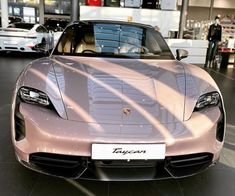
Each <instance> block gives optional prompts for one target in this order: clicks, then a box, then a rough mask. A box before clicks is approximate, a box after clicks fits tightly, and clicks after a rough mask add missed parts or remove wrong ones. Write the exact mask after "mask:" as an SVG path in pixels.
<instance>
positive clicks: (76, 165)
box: [29, 153, 87, 178]
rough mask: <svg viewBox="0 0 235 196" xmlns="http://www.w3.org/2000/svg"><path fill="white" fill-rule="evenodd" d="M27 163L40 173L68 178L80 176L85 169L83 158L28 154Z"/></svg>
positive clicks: (85, 163) (85, 164)
mask: <svg viewBox="0 0 235 196" xmlns="http://www.w3.org/2000/svg"><path fill="white" fill-rule="evenodd" d="M29 162H30V164H33V165H34V166H36V167H37V169H39V170H41V171H42V172H45V173H49V174H52V175H57V176H62V177H70V178H76V177H78V176H80V175H81V174H82V173H83V172H84V171H85V170H86V168H87V161H86V160H85V158H81V157H77V156H70V155H60V154H51V153H33V154H30V156H29Z"/></svg>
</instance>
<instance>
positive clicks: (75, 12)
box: [70, 0, 80, 21]
mask: <svg viewBox="0 0 235 196" xmlns="http://www.w3.org/2000/svg"><path fill="white" fill-rule="evenodd" d="M70 19H71V21H76V20H79V19H80V5H79V0H71V16H70Z"/></svg>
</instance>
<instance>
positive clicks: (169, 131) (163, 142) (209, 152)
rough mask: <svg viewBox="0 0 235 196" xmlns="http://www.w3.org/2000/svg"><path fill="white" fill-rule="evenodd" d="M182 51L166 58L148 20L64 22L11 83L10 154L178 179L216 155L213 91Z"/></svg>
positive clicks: (95, 174)
mask: <svg viewBox="0 0 235 196" xmlns="http://www.w3.org/2000/svg"><path fill="white" fill-rule="evenodd" d="M41 49H42V48H41ZM185 57H187V52H186V51H185V50H182V49H181V50H180V49H179V50H177V57H176V58H175V57H174V56H173V54H172V53H171V51H170V49H169V47H168V45H167V44H166V42H165V40H164V39H163V37H162V36H161V34H160V33H159V32H158V31H156V30H155V28H154V27H151V26H148V25H143V24H135V23H128V22H115V21H78V22H74V23H72V24H70V25H68V26H67V28H66V29H65V30H64V32H63V34H62V36H61V38H60V39H59V42H58V43H57V45H56V47H55V48H54V50H53V52H52V54H51V56H50V57H47V58H41V59H39V60H36V61H33V62H32V63H30V64H29V66H27V67H26V68H25V69H24V71H23V72H22V73H21V75H20V76H19V78H18V81H17V83H16V87H15V90H14V93H13V99H12V100H13V101H12V107H11V108H12V111H11V130H12V141H13V144H14V148H15V154H16V156H17V159H18V160H19V161H20V162H21V163H22V164H23V165H24V166H26V167H27V168H31V169H33V170H35V171H38V172H42V173H45V174H50V175H54V176H59V177H64V178H75V179H78V178H84V179H87V178H89V179H100V180H150V179H156V178H169V177H172V178H180V177H185V176H190V175H194V174H197V173H199V172H202V171H204V170H205V169H207V168H209V167H210V166H212V165H214V164H216V163H217V162H218V160H219V156H220V152H221V149H222V147H223V143H224V134H225V110H224V104H223V99H222V95H221V92H220V90H219V88H218V86H217V85H216V83H215V82H214V80H213V79H212V78H211V76H210V75H209V74H208V73H207V72H206V71H204V70H203V69H201V68H199V67H197V66H193V65H190V64H186V63H184V62H181V61H180V60H181V59H182V58H185Z"/></svg>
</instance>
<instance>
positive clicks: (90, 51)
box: [82, 50, 97, 54]
mask: <svg viewBox="0 0 235 196" xmlns="http://www.w3.org/2000/svg"><path fill="white" fill-rule="evenodd" d="M82 53H94V54H96V53H97V52H96V51H94V50H83V51H82Z"/></svg>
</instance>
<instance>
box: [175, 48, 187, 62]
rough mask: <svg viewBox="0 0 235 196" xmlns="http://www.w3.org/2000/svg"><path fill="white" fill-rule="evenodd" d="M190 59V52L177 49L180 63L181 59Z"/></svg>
mask: <svg viewBox="0 0 235 196" xmlns="http://www.w3.org/2000/svg"><path fill="white" fill-rule="evenodd" d="M187 57H188V51H187V50H184V49H177V50H176V59H177V60H178V61H180V60H181V59H184V58H187Z"/></svg>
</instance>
